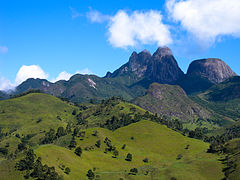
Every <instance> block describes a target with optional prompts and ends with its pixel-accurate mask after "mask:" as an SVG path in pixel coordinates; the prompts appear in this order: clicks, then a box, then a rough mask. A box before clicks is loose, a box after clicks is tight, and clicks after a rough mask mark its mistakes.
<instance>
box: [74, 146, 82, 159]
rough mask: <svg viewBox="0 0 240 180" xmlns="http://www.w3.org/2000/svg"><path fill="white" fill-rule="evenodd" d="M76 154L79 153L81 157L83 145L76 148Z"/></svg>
mask: <svg viewBox="0 0 240 180" xmlns="http://www.w3.org/2000/svg"><path fill="white" fill-rule="evenodd" d="M74 153H75V154H76V155H78V156H79V157H80V156H81V155H82V148H81V147H77V148H76V149H75V152H74Z"/></svg>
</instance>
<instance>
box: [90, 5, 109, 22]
mask: <svg viewBox="0 0 240 180" xmlns="http://www.w3.org/2000/svg"><path fill="white" fill-rule="evenodd" d="M86 16H87V18H88V19H89V20H90V21H91V22H93V23H103V22H105V21H107V20H109V19H110V16H108V15H104V14H102V13H101V12H99V11H97V10H94V9H92V8H91V7H90V8H89V12H87V14H86Z"/></svg>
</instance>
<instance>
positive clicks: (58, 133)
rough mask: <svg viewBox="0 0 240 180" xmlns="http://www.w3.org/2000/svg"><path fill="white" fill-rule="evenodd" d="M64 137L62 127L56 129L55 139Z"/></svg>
mask: <svg viewBox="0 0 240 180" xmlns="http://www.w3.org/2000/svg"><path fill="white" fill-rule="evenodd" d="M64 135H66V133H65V130H64V128H63V127H59V128H58V129H57V133H56V136H57V138H59V137H61V136H64Z"/></svg>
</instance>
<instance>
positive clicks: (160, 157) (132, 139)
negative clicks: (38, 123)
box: [35, 121, 223, 180]
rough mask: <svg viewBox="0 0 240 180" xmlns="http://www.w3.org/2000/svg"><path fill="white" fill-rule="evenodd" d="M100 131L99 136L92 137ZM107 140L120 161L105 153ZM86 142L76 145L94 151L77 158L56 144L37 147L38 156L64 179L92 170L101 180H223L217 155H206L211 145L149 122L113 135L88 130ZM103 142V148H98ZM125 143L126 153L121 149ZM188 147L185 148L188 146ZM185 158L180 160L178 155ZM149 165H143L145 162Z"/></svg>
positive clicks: (73, 177) (95, 129) (79, 175)
mask: <svg viewBox="0 0 240 180" xmlns="http://www.w3.org/2000/svg"><path fill="white" fill-rule="evenodd" d="M93 131H98V136H93V135H92V134H93ZM106 137H108V138H109V139H110V140H111V141H112V144H113V145H114V146H115V147H116V149H117V150H118V151H119V155H118V156H117V158H113V157H112V156H113V154H112V153H110V152H108V153H104V151H105V148H106V145H105V144H104V143H103V141H104V139H105V138H106ZM82 139H83V140H80V138H77V146H81V147H82V148H83V149H86V148H87V147H93V149H92V150H83V153H82V156H81V157H78V156H76V155H75V154H74V153H73V150H69V149H66V148H64V147H59V146H56V145H44V146H40V147H39V148H37V149H36V150H35V151H36V153H37V155H39V156H41V157H42V159H43V162H45V163H47V164H49V165H52V166H55V167H57V168H56V170H57V171H58V172H59V174H62V175H63V176H64V178H65V179H79V178H80V179H86V174H87V171H88V170H89V169H95V171H94V173H95V175H99V176H100V179H119V178H124V179H151V178H153V179H156V178H157V179H158V178H160V179H171V177H176V178H177V179H179V180H181V179H184V180H186V179H204V180H205V179H211V180H213V179H221V177H223V175H222V173H221V168H222V165H221V163H220V162H218V161H217V156H216V155H212V154H208V153H206V150H207V148H208V144H207V143H204V142H202V141H199V140H195V139H190V138H187V137H184V136H182V135H181V134H179V133H177V132H174V131H172V130H170V129H168V128H166V127H165V126H163V125H159V124H156V123H154V122H150V121H140V122H138V123H135V124H131V125H129V126H126V127H123V128H120V129H118V130H116V131H114V132H111V131H109V130H106V129H101V128H94V129H87V130H86V135H85V137H84V138H82ZM97 140H101V142H102V145H101V147H100V148H97V147H96V146H95V143H96V141H97ZM123 144H126V148H125V149H124V150H123V149H121V147H122V146H123ZM187 145H189V148H188V149H186V146H187ZM127 153H131V154H132V156H133V158H132V161H130V162H129V161H126V160H125V158H126V155H127ZM180 154H181V155H182V158H180V159H179V160H177V157H178V156H179V155H180ZM144 158H148V159H149V162H148V163H144V162H143V159H144ZM60 164H64V165H65V166H66V167H69V168H70V169H71V172H70V174H69V175H66V174H64V173H63V171H62V170H61V169H60V168H59V165H60ZM132 168H137V169H138V173H137V175H129V170H130V169H132Z"/></svg>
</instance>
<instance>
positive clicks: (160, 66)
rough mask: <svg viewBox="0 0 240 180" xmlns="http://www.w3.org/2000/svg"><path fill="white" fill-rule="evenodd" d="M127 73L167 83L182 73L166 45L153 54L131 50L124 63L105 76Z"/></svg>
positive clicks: (139, 77)
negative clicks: (127, 59)
mask: <svg viewBox="0 0 240 180" xmlns="http://www.w3.org/2000/svg"><path fill="white" fill-rule="evenodd" d="M129 73H133V74H134V75H135V76H136V77H137V78H138V79H141V78H145V79H148V80H151V81H152V82H158V83H167V84H174V83H175V82H176V81H177V80H178V79H180V78H181V77H182V76H183V74H184V73H183V72H182V70H181V69H180V68H179V66H178V64H177V61H176V60H175V58H174V56H173V54H172V51H171V50H170V49H169V48H168V47H160V48H158V49H157V51H156V52H155V53H154V54H153V55H151V54H150V53H149V52H148V51H147V50H144V51H142V52H140V53H139V54H137V53H136V52H133V53H132V55H131V57H130V58H129V61H128V62H127V63H126V64H124V65H123V66H121V67H120V68H119V69H117V70H116V71H114V72H113V73H109V72H108V73H107V75H106V76H105V77H108V78H114V77H118V76H121V75H125V74H129Z"/></svg>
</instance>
